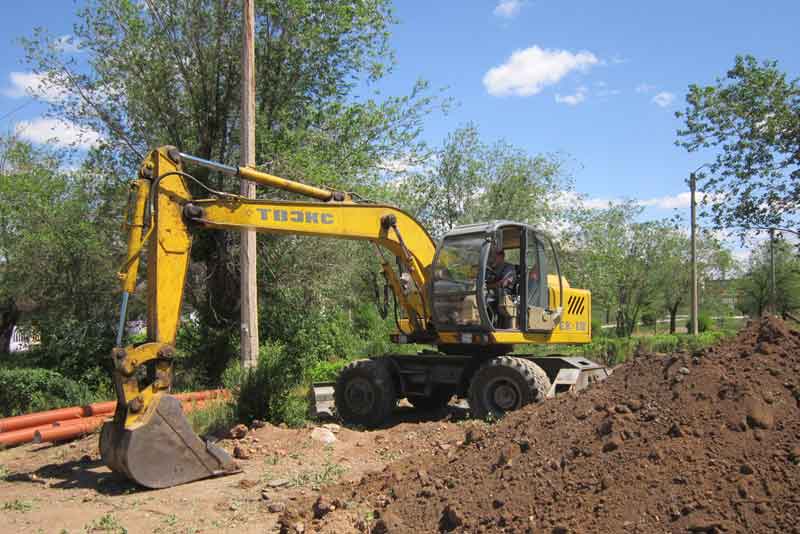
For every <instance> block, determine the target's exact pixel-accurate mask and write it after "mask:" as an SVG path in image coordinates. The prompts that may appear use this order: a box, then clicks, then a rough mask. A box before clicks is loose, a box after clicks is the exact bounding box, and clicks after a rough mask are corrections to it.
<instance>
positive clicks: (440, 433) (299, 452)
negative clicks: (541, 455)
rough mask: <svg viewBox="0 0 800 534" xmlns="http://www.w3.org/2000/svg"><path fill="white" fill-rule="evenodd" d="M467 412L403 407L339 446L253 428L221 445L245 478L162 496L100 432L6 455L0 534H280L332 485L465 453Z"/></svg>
mask: <svg viewBox="0 0 800 534" xmlns="http://www.w3.org/2000/svg"><path fill="white" fill-rule="evenodd" d="M465 415H466V411H465V410H464V409H459V408H457V407H451V408H450V409H449V412H448V413H447V414H446V415H444V416H443V415H442V414H441V413H439V414H434V413H429V414H420V413H418V412H416V411H414V410H413V409H411V408H410V407H409V406H406V407H400V408H398V410H397V411H396V413H395V414H394V419H393V421H392V422H391V426H389V427H388V428H386V429H381V430H375V431H357V430H351V429H348V428H343V427H341V428H337V427H336V426H334V427H332V428H333V430H334V431H335V432H334V434H333V435H334V436H335V437H336V441H335V442H334V443H332V444H328V445H326V444H325V443H324V442H321V441H319V440H317V439H314V437H312V434H314V431H315V428H314V427H309V428H303V429H287V428H279V427H276V426H272V425H265V426H264V427H262V428H257V429H249V430H248V429H246V428H245V431H246V436H245V437H244V438H242V439H238V440H234V439H225V440H222V441H220V445H221V446H222V447H223V448H225V449H227V450H228V451H229V452H231V453H233V452H234V450H235V449H237V448H238V449H239V454H238V456H247V458H246V459H238V460H237V462H238V463H239V464H240V466H241V467H242V470H243V472H242V473H241V474H238V475H233V476H228V477H222V478H217V479H209V480H202V481H199V482H195V483H192V484H188V485H184V486H178V487H174V488H169V489H165V490H158V491H150V490H145V489H142V488H140V487H138V486H136V485H134V484H132V483H130V482H128V481H126V480H124V479H121V478H119V477H117V476H116V475H114V474H113V473H111V472H110V471H109V470H108V469H107V468H106V467H105V466H103V465H102V463H101V462H100V457H99V451H98V443H97V438H98V437H97V435H91V436H88V437H86V438H84V439H81V440H78V441H73V442H71V443H66V444H59V445H28V446H23V447H16V448H13V449H8V450H4V451H0V533H3V534H4V533H16V532H34V533H40V532H43V533H54V534H61V533H63V532H67V533H84V532H108V533H117V534H118V533H122V532H128V533H131V534H136V533H140V532H141V533H161V534H190V533H205V532H237V533H251V532H252V533H256V532H257V533H263V532H275V531H277V529H278V526H277V521H278V518H279V516H280V513H281V512H282V511H283V509H284V508H285V507H286V506H287V505H292V503H294V502H297V501H299V500H301V499H303V498H304V497H307V496H309V495H311V494H313V493H315V490H316V489H317V488H319V487H320V486H322V485H325V484H330V483H332V482H336V481H338V480H358V479H360V478H361V477H362V476H363V475H364V474H365V473H367V472H370V471H380V470H381V469H382V468H383V467H384V466H386V465H388V464H389V463H391V462H396V461H401V462H402V461H403V459H404V458H406V457H408V456H409V455H416V454H424V453H426V452H427V451H429V449H430V448H431V447H435V446H438V444H443V445H444V444H452V446H455V445H456V444H457V443H458V442H459V441H460V440H461V438H462V436H463V430H462V428H461V426H460V425H458V424H455V423H453V422H450V421H451V420H452V419H453V418H461V419H463V418H464V416H465ZM317 432H319V431H317ZM355 510H356V508H354V509H353V511H355ZM363 512H364V513H365V514H366V513H367V512H368V510H366V509H365V510H364V511H363ZM123 529H124V530H123ZM351 531H352V529H351Z"/></svg>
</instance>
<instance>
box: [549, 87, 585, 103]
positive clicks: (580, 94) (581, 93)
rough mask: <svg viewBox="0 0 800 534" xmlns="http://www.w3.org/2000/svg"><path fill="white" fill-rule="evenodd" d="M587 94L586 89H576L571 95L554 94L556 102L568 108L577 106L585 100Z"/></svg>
mask: <svg viewBox="0 0 800 534" xmlns="http://www.w3.org/2000/svg"><path fill="white" fill-rule="evenodd" d="M588 92H589V90H588V89H586V87H578V89H577V90H576V91H575V94H573V95H566V96H561V95H560V94H558V93H556V102H558V103H559V104H566V105H568V106H577V105H578V104H580V103H581V102H583V101H584V100H586V95H587V94H588Z"/></svg>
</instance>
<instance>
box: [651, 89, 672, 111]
mask: <svg viewBox="0 0 800 534" xmlns="http://www.w3.org/2000/svg"><path fill="white" fill-rule="evenodd" d="M673 100H675V95H674V94H672V93H669V92H667V91H661V92H660V93H658V94H657V95H656V96H654V97H653V100H652V102H653V103H654V104H655V105H657V106H659V107H662V108H665V107H667V106H669V105H670V104H672V101H673Z"/></svg>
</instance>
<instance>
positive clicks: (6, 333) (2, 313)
mask: <svg viewBox="0 0 800 534" xmlns="http://www.w3.org/2000/svg"><path fill="white" fill-rule="evenodd" d="M18 320H19V309H18V308H17V304H16V302H14V299H8V300H7V301H6V302H5V303H4V304H3V305H2V307H0V353H2V354H8V353H9V352H11V336H12V335H13V334H14V327H15V326H16V325H17V321H18Z"/></svg>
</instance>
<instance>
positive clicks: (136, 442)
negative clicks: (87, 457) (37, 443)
mask: <svg viewBox="0 0 800 534" xmlns="http://www.w3.org/2000/svg"><path fill="white" fill-rule="evenodd" d="M124 414H125V411H124V410H122V411H119V412H118V413H117V414H116V415H115V417H114V420H113V421H109V422H107V423H105V424H104V425H103V429H102V432H101V434H100V455H101V456H102V458H103V463H105V464H106V465H107V466H108V467H109V468H110V469H111V470H112V471H114V472H116V473H120V474H122V475H125V476H126V477H128V478H129V479H131V480H133V481H134V482H136V483H138V484H140V485H142V486H144V487H146V488H152V489H158V488H168V487H170V486H177V485H178V484H185V483H187V482H192V481H194V480H200V479H203V478H208V477H214V476H221V475H228V474H233V473H238V472H239V471H241V470H240V469H239V466H238V465H236V462H235V461H234V460H233V458H231V457H230V455H228V453H227V452H225V451H224V450H222V449H220V448H219V447H217V446H216V445H214V444H213V443H210V442H204V441H203V440H201V439H200V438H199V437H198V436H197V434H195V433H194V431H193V430H192V427H191V426H190V425H189V422H188V421H187V420H186V416H185V415H184V414H183V410H182V409H181V403H180V401H179V400H178V399H176V398H175V397H172V396H169V395H166V394H163V395H159V396H158V397H157V398H156V399H154V400H153V402H152V405H151V406H149V407H148V409H147V413H146V414H145V417H144V418H143V422H141V423H137V424H135V425H131V426H132V427H131V428H126V427H125V419H124Z"/></svg>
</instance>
